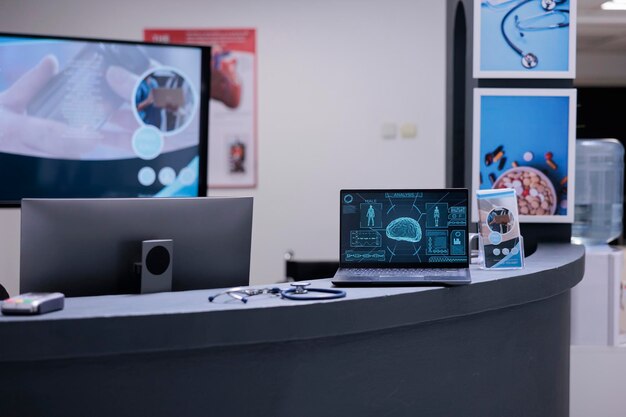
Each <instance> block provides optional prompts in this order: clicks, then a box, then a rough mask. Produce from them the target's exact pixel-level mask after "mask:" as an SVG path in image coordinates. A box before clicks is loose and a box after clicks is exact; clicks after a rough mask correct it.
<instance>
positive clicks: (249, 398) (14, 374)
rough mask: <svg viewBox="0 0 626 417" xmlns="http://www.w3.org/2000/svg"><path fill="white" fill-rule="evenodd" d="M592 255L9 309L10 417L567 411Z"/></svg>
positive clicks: (559, 249) (6, 400)
mask: <svg viewBox="0 0 626 417" xmlns="http://www.w3.org/2000/svg"><path fill="white" fill-rule="evenodd" d="M583 255H584V248H583V247H582V246H576V245H569V244H540V245H539V247H538V249H537V251H536V252H535V253H534V254H533V255H531V256H529V257H528V258H527V259H526V262H527V264H526V268H525V269H523V270H517V271H483V270H479V269H474V267H472V279H473V283H472V284H471V285H466V286H460V287H449V288H447V287H446V288H437V287H401V288H398V287H396V288H347V289H346V291H347V296H346V297H345V298H343V299H338V300H329V301H291V300H284V299H280V298H278V297H274V296H270V295H262V296H256V297H252V298H251V299H250V301H249V302H248V303H247V304H243V303H241V302H239V301H236V300H233V299H230V298H229V297H220V298H218V299H217V300H216V301H217V302H214V303H209V302H208V300H207V298H208V296H210V295H212V294H215V293H217V292H218V290H203V291H189V292H177V293H159V294H151V295H123V296H100V297H81V298H68V299H67V300H66V305H65V309H64V310H63V311H58V312H54V313H50V314H46V315H43V316H34V317H13V316H0V415H2V416H3V417H10V416H46V417H51V416H64V417H68V416H131V415H132V416H219V417H231V416H268V417H279V416H290V417H306V416H345V417H352V416H358V417H361V416H381V415H385V416H461V415H462V416H481V417H486V416H498V417H502V416H507V417H512V416H551V417H559V416H567V415H569V345H570V289H571V288H572V287H573V286H575V285H576V284H577V283H578V282H579V281H580V280H581V279H582V276H583V270H584V256H583ZM277 285H278V286H281V287H286V286H288V284H277ZM312 286H313V287H318V288H320V287H321V288H330V287H332V284H331V283H330V281H329V280H316V281H312Z"/></svg>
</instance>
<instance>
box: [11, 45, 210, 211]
mask: <svg viewBox="0 0 626 417" xmlns="http://www.w3.org/2000/svg"><path fill="white" fill-rule="evenodd" d="M210 56H211V54H210V48H209V47H201V46H187V45H185V46H183V45H164V44H149V43H143V42H124V41H111V40H95V39H78V38H65V37H63V38H61V37H43V36H34V35H32V36H31V35H15V34H0V178H2V180H0V181H1V185H0V202H2V203H3V204H19V202H20V201H21V199H22V198H26V197H36V198H57V197H66V198H67V197H69V198H74V197H82V198H94V197H195V196H202V195H206V168H207V167H206V157H207V155H206V147H207V135H208V86H209V85H210V80H209V77H210V71H209V65H210Z"/></svg>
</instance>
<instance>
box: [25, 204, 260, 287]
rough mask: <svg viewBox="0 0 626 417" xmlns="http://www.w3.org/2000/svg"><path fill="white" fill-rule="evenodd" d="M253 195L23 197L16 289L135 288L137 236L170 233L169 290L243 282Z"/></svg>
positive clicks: (138, 256) (139, 246) (246, 271)
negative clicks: (117, 197) (18, 270)
mask: <svg viewBox="0 0 626 417" xmlns="http://www.w3.org/2000/svg"><path fill="white" fill-rule="evenodd" d="M252 203H253V202H252V198H251V197H228V198H226V197H225V198H220V197H199V198H119V199H108V198H98V199H24V200H23V201H22V210H21V222H22V223H21V242H20V292H21V293H25V292H55V291H59V292H62V293H64V294H65V295H66V296H86V295H105V294H130V293H136V292H138V277H137V276H136V275H135V264H136V263H138V262H141V259H142V254H141V250H142V241H144V240H155V239H171V240H172V241H173V242H172V247H173V256H172V289H173V290H174V291H179V290H195V289H205V288H225V287H235V286H241V285H248V283H249V271H250V244H251V235H252Z"/></svg>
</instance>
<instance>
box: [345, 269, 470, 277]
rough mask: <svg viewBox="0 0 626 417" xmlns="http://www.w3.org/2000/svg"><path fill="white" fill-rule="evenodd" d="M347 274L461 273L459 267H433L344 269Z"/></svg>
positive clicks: (431, 274) (397, 275) (420, 274)
mask: <svg viewBox="0 0 626 417" xmlns="http://www.w3.org/2000/svg"><path fill="white" fill-rule="evenodd" d="M342 272H343V274H345V275H358V276H365V277H368V276H371V277H380V276H383V277H420V276H428V277H433V276H434V277H438V276H442V277H443V276H450V275H459V274H460V273H461V271H460V270H459V269H433V268H389V269H387V268H384V269H381V268H349V269H343V270H342Z"/></svg>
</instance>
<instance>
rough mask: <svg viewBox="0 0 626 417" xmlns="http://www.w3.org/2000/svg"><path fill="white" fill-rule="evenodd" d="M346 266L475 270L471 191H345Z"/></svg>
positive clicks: (343, 251)
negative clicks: (472, 267)
mask: <svg viewBox="0 0 626 417" xmlns="http://www.w3.org/2000/svg"><path fill="white" fill-rule="evenodd" d="M340 196H341V203H340V207H341V215H340V216H341V222H340V223H341V225H340V229H341V232H340V234H341V238H340V239H341V240H340V261H341V264H342V265H346V266H348V265H357V264H358V265H359V266H377V267H381V266H389V267H392V266H396V267H425V266H429V265H432V266H437V267H454V266H457V267H462V266H467V265H469V254H468V250H467V248H468V238H469V235H468V223H467V212H468V210H467V207H468V190H467V189H420V190H342V191H341V193H340Z"/></svg>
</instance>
